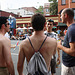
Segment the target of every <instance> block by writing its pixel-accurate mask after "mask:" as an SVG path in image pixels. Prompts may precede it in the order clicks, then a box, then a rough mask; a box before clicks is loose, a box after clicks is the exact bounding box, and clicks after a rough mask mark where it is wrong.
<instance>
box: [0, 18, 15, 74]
mask: <svg viewBox="0 0 75 75" xmlns="http://www.w3.org/2000/svg"><path fill="white" fill-rule="evenodd" d="M9 28H10V25H9V22H8V18H7V17H0V75H9V73H10V74H11V75H15V72H14V65H13V62H12V58H11V52H10V50H11V42H10V40H9V39H8V38H7V37H5V36H4V35H5V33H6V32H8V31H9Z"/></svg>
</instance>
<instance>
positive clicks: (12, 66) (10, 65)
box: [7, 63, 15, 75]
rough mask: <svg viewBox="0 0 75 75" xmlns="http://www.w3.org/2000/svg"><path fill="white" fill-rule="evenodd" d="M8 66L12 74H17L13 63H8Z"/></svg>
mask: <svg viewBox="0 0 75 75" xmlns="http://www.w3.org/2000/svg"><path fill="white" fill-rule="evenodd" d="M7 67H8V70H9V72H10V74H11V75H15V71H14V65H13V63H11V64H9V65H7Z"/></svg>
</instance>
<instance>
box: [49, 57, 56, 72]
mask: <svg viewBox="0 0 75 75" xmlns="http://www.w3.org/2000/svg"><path fill="white" fill-rule="evenodd" d="M50 66H51V73H56V57H55V56H54V58H52V59H51V65H50Z"/></svg>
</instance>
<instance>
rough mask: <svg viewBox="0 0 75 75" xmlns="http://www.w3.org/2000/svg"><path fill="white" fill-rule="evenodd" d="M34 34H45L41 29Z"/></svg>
mask: <svg viewBox="0 0 75 75" xmlns="http://www.w3.org/2000/svg"><path fill="white" fill-rule="evenodd" d="M34 35H41V36H42V35H44V31H43V30H41V31H34Z"/></svg>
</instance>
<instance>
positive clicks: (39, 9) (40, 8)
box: [36, 6, 43, 14]
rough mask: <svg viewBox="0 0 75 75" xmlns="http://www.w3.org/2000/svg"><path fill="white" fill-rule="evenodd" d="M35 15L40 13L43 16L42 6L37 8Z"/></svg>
mask: <svg viewBox="0 0 75 75" xmlns="http://www.w3.org/2000/svg"><path fill="white" fill-rule="evenodd" d="M36 13H41V14H43V6H39V8H38V10H37V11H36Z"/></svg>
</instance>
